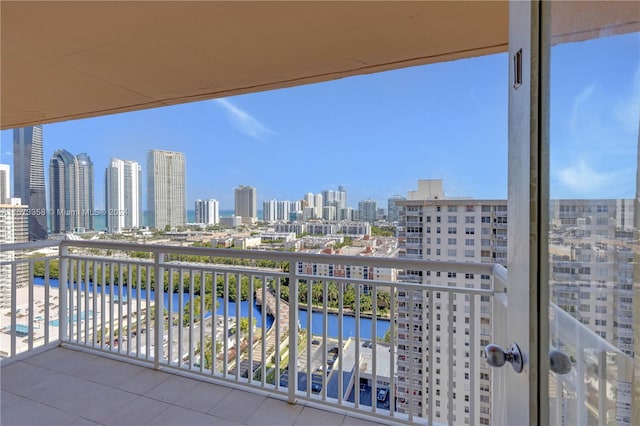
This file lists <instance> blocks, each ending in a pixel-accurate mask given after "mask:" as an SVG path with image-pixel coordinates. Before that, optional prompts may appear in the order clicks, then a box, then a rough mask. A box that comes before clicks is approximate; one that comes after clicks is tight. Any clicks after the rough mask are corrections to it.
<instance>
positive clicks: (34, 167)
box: [13, 125, 48, 241]
mask: <svg viewBox="0 0 640 426" xmlns="http://www.w3.org/2000/svg"><path fill="white" fill-rule="evenodd" d="M13 196H14V197H16V198H20V200H21V202H22V205H25V206H29V209H30V211H32V212H37V213H38V214H30V215H29V219H28V221H29V241H33V240H46V239H47V234H48V231H47V201H46V198H45V197H46V195H45V183H44V154H43V147H42V125H36V126H30V127H22V128H20V129H14V130H13Z"/></svg>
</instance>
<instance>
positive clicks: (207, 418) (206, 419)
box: [194, 414, 243, 426]
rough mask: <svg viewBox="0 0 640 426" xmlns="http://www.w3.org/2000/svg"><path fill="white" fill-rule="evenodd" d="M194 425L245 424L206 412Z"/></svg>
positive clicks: (234, 425)
mask: <svg viewBox="0 0 640 426" xmlns="http://www.w3.org/2000/svg"><path fill="white" fill-rule="evenodd" d="M194 426H243V425H242V423H237V422H233V421H231V420H226V419H222V418H220V417H216V416H211V415H207V414H205V415H204V416H202V417H201V418H200V420H198V422H197V423H196V424H195V425H194Z"/></svg>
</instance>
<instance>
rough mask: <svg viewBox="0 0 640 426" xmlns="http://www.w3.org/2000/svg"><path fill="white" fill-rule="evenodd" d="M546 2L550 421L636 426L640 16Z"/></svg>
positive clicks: (626, 6) (617, 8) (632, 10)
mask: <svg viewBox="0 0 640 426" xmlns="http://www.w3.org/2000/svg"><path fill="white" fill-rule="evenodd" d="M547 6H548V7H550V8H551V11H550V16H551V21H550V22H551V25H550V31H551V44H552V47H551V48H550V52H551V53H550V67H549V70H550V87H549V92H550V99H549V106H550V110H549V137H550V142H549V150H550V158H549V162H550V172H549V180H550V202H549V220H550V222H549V241H548V252H549V264H548V267H549V270H548V274H549V285H550V288H549V296H550V300H551V304H550V307H549V332H550V333H549V334H550V346H551V350H552V351H554V350H555V351H557V352H555V355H556V358H552V359H551V366H550V369H551V370H552V371H551V372H550V376H549V398H550V400H549V414H550V423H551V424H556V425H575V424H577V425H602V424H619V425H630V424H634V423H636V424H637V421H638V420H637V417H636V422H634V421H633V420H632V419H633V418H634V417H633V416H634V413H633V412H632V405H633V402H632V401H633V397H634V392H633V386H632V385H633V375H634V358H633V357H634V352H636V351H638V348H639V344H638V342H637V341H635V340H634V327H638V324H639V322H640V315H639V307H640V300H639V296H638V294H639V293H638V291H637V290H638V286H640V272H639V271H640V270H639V268H640V243H639V241H640V238H639V237H638V228H639V223H640V211H639V210H640V209H639V206H638V197H639V196H640V193H639V191H640V189H639V188H638V186H639V173H638V158H639V157H638V144H639V142H638V140H639V139H638V131H639V127H640V33H638V26H639V24H638V22H640V19H638V15H639V14H640V11H639V9H640V8H639V7H638V5H637V3H633V2H627V3H624V2H621V3H620V4H614V5H613V6H614V7H611V6H608V5H605V4H604V3H603V2H596V3H589V2H587V3H584V2H571V3H569V2H553V3H552V4H551V5H549V4H548V5H547ZM634 286H635V288H636V293H635V297H634ZM636 336H637V335H636ZM563 355H566V356H568V361H569V362H570V364H571V369H570V371H569V372H568V373H564V374H562V372H559V369H558V367H559V365H560V364H562V361H563V358H562V356H563ZM636 356H637V354H636ZM636 368H637V366H636ZM553 370H556V372H554V371H553ZM635 415H637V412H636V414H635Z"/></svg>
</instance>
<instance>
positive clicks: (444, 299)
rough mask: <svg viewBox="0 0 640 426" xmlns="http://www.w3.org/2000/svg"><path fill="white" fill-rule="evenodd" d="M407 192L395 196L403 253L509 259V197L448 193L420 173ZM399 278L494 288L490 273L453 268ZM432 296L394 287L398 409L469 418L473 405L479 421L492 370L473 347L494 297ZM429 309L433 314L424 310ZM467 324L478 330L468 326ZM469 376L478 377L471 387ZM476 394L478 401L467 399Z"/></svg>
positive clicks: (484, 333) (484, 338)
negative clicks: (448, 195)
mask: <svg viewBox="0 0 640 426" xmlns="http://www.w3.org/2000/svg"><path fill="white" fill-rule="evenodd" d="M407 198H408V199H407V200H398V201H397V204H398V207H399V212H398V224H399V227H398V230H399V231H398V240H399V241H398V248H399V257H400V258H408V259H427V260H441V261H453V262H490V263H500V264H503V265H506V260H507V202H506V200H473V199H467V200H463V199H446V198H445V196H444V192H443V191H442V181H440V180H438V181H421V182H420V184H419V189H418V191H412V192H410V193H409V196H408V197H407ZM398 281H407V282H416V283H425V284H433V285H442V286H449V287H460V288H476V289H489V288H491V280H490V276H489V275H478V274H463V273H456V272H453V271H452V272H436V271H425V272H424V273H423V272H422V271H400V272H399V273H398ZM431 297H433V298H434V300H430V299H429V298H430V295H429V292H427V291H402V290H401V291H399V293H398V315H397V324H398V372H397V374H398V385H397V398H398V410H399V411H400V412H403V413H409V412H412V413H413V415H417V416H422V417H429V416H430V415H432V416H433V419H434V422H446V421H447V416H448V413H449V411H450V410H451V412H452V413H453V420H454V423H456V424H470V419H471V414H472V413H470V410H471V407H472V406H473V407H474V410H475V413H473V418H475V419H479V420H477V421H478V422H479V424H490V421H491V416H490V413H491V404H490V400H491V390H490V386H491V370H490V368H489V367H488V366H487V364H486V363H485V362H483V360H482V359H481V358H480V357H477V356H471V355H472V354H471V353H470V348H471V347H473V348H482V347H484V346H485V345H487V344H488V343H490V341H491V303H492V302H491V301H490V298H489V297H487V296H479V298H480V301H479V303H478V302H477V300H473V299H472V298H474V299H475V298H477V297H478V296H469V295H463V294H455V293H454V294H452V293H448V294H447V293H442V294H440V293H439V292H433V293H431ZM450 297H451V298H453V299H452V300H449V298H450ZM430 303H433V305H434V306H432V307H430V306H429V304H430ZM478 306H479V309H478V308H477V307H478ZM429 312H433V316H434V317H433V318H429V317H428V313H429ZM472 324H473V325H474V327H475V329H476V330H480V332H479V333H478V332H476V333H470V328H471V326H472ZM430 327H431V328H432V329H430ZM430 334H431V335H432V336H433V342H432V343H431V344H430V343H429V335H430ZM472 339H474V341H473V342H472ZM446 351H452V352H453V353H454V356H453V357H450V356H448V355H447V354H446V353H444V352H446ZM429 354H431V356H434V357H435V359H433V360H429V359H428V356H429ZM462 354H464V357H463V356H462ZM462 360H463V361H462ZM430 361H432V364H431V363H430ZM450 363H452V364H450ZM428 365H433V371H428V368H427V367H426V366H428ZM416 373H417V374H416ZM471 376H474V377H471ZM429 380H432V381H433V383H431V385H432V386H431V388H432V389H433V392H434V395H432V397H433V401H430V400H429V397H430V395H429V394H428V389H429ZM470 383H476V384H477V385H476V387H475V388H474V389H471V387H470ZM478 392H479V395H478ZM473 394H475V395H477V397H478V400H479V403H478V404H471V403H470V398H472V397H473V396H472V395H473ZM449 404H452V406H451V407H450V406H449ZM429 407H433V412H432V413H429Z"/></svg>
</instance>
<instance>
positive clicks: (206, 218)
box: [195, 198, 220, 225]
mask: <svg viewBox="0 0 640 426" xmlns="http://www.w3.org/2000/svg"><path fill="white" fill-rule="evenodd" d="M195 213H196V217H195V220H196V223H200V224H204V225H217V224H218V223H220V203H218V200H215V199H213V198H211V199H208V200H196V204H195Z"/></svg>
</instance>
